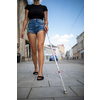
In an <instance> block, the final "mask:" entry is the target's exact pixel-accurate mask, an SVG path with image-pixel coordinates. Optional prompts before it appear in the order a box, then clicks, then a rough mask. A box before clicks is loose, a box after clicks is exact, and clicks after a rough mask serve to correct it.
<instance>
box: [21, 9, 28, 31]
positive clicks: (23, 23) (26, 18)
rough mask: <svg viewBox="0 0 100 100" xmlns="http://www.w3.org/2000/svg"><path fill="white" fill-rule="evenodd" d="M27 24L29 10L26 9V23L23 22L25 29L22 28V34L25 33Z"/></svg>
mask: <svg viewBox="0 0 100 100" xmlns="http://www.w3.org/2000/svg"><path fill="white" fill-rule="evenodd" d="M27 23H28V10H27V9H25V19H24V21H23V28H22V32H24V31H25V28H26V25H27Z"/></svg>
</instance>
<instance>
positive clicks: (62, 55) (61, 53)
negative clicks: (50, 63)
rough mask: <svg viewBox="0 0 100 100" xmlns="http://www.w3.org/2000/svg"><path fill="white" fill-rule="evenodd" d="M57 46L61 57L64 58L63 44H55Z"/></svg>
mask: <svg viewBox="0 0 100 100" xmlns="http://www.w3.org/2000/svg"><path fill="white" fill-rule="evenodd" d="M57 47H58V48H59V51H60V55H61V58H64V57H65V47H64V45H63V44H62V45H57Z"/></svg>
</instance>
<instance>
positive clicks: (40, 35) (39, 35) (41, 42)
mask: <svg viewBox="0 0 100 100" xmlns="http://www.w3.org/2000/svg"><path fill="white" fill-rule="evenodd" d="M45 36H46V33H45V31H43V30H41V31H39V32H38V33H37V38H38V49H41V48H42V47H43V46H44V42H45Z"/></svg>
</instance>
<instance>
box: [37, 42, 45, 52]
mask: <svg viewBox="0 0 100 100" xmlns="http://www.w3.org/2000/svg"><path fill="white" fill-rule="evenodd" d="M43 46H44V44H43V43H41V44H38V52H41V51H43Z"/></svg>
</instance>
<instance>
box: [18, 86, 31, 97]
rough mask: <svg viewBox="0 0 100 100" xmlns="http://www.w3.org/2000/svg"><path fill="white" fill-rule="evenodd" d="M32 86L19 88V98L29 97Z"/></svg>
mask: <svg viewBox="0 0 100 100" xmlns="http://www.w3.org/2000/svg"><path fill="white" fill-rule="evenodd" d="M30 89H31V88H17V98H27V96H28V93H29V91H30Z"/></svg>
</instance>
